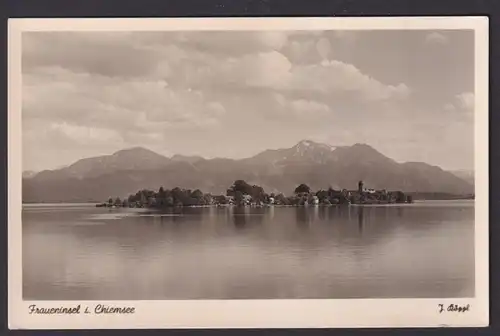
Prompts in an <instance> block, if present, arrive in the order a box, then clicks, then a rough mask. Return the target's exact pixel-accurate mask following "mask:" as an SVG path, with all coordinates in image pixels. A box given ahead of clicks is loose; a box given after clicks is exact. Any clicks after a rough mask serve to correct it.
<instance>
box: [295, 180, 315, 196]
mask: <svg viewBox="0 0 500 336" xmlns="http://www.w3.org/2000/svg"><path fill="white" fill-rule="evenodd" d="M310 192H311V188H310V187H309V186H308V185H307V184H304V183H302V184H300V185H299V186H298V187H297V188H295V193H296V194H302V193H305V194H309V193H310Z"/></svg>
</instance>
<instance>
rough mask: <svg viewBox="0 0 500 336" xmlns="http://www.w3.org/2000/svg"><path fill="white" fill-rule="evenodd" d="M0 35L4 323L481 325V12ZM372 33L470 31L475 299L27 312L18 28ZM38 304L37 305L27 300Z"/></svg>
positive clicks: (128, 24) (20, 22)
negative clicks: (4, 67)
mask: <svg viewBox="0 0 500 336" xmlns="http://www.w3.org/2000/svg"><path fill="white" fill-rule="evenodd" d="M8 27H9V40H8V55H9V56H8V57H9V58H8V69H9V73H8V83H9V85H8V92H9V102H8V103H9V105H8V106H9V107H8V167H9V168H8V181H9V186H8V193H9V196H8V197H9V198H8V206H9V207H8V209H9V212H8V235H9V242H8V247H9V250H8V266H9V275H8V280H9V286H8V288H9V293H8V294H9V295H8V296H9V300H8V302H9V312H8V315H9V317H8V320H9V328H11V329H20V328H22V329H90V328H95V329H108V328H114V329H115V328H118V329H119V328H324V327H325V328H326V327H436V326H457V327H458V326H487V325H488V323H489V304H488V295H489V283H488V222H489V219H488V199H489V198H488V18H487V17H420V18H416V17H406V18H388V17H386V18H382V17H378V18H217V19H215V18H175V19H158V18H155V19H143V18H141V19H139V18H138V19H10V20H9V24H8ZM328 29H337V30H339V29H340V30H342V29H343V30H374V29H385V30H388V29H397V30H400V29H452V30H454V29H472V30H474V31H475V97H476V109H475V111H476V114H475V160H476V161H475V169H476V176H475V180H476V207H475V221H476V222H475V223H476V225H475V256H476V263H475V265H476V266H475V267H476V281H475V284H476V289H475V293H476V297H475V298H473V299H439V300H437V299H370V300H364V299H356V300H241V301H240V300H220V301H219V300H210V301H209V300H196V301H194V300H193V301H191V300H182V301H116V302H109V301H102V302H97V301H82V302H72V301H64V302H56V301H44V302H38V304H39V305H44V306H47V305H50V306H53V307H57V306H58V305H71V304H81V305H82V306H90V307H93V306H94V305H95V304H97V303H104V304H116V305H129V306H133V307H135V311H136V313H135V314H133V315H114V316H110V315H106V316H103V315H94V314H91V315H84V314H82V315H30V314H29V313H28V306H29V305H30V304H32V303H34V302H28V301H23V300H22V295H21V293H22V281H21V277H22V258H21V251H22V249H21V244H22V235H21V208H22V204H21V174H22V168H21V158H22V154H21V149H22V146H21V139H22V137H21V132H22V129H21V94H22V83H21V80H22V78H21V33H22V32H23V31H63V30H65V31H155V30H157V31H162V30H328ZM35 303H36V302H35ZM438 303H443V304H445V305H447V304H450V303H455V304H470V312H468V313H465V314H459V313H443V314H439V313H438V310H437V305H438Z"/></svg>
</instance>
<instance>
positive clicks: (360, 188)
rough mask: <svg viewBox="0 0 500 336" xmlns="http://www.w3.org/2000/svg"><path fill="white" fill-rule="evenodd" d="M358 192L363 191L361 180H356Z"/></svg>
mask: <svg viewBox="0 0 500 336" xmlns="http://www.w3.org/2000/svg"><path fill="white" fill-rule="evenodd" d="M358 192H359V193H360V194H361V193H362V192H363V181H359V182H358Z"/></svg>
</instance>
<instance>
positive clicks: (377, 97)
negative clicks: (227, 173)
mask: <svg viewBox="0 0 500 336" xmlns="http://www.w3.org/2000/svg"><path fill="white" fill-rule="evenodd" d="M426 33H427V32H426V31H423V32H415V31H412V32H406V31H404V32H403V31H401V32H399V31H392V32H373V31H371V32H369V31H313V32H311V31H288V32H281V31H278V32H257V31H255V32H250V31H247V32H241V31H224V32H223V31H218V32H214V31H210V32H207V31H204V32H201V31H199V32H189V31H179V32H113V33H111V32H110V33H106V32H85V33H84V32H40V33H38V32H36V33H35V32H29V33H24V34H23V69H22V70H23V95H22V97H23V116H22V118H23V151H24V152H25V153H28V154H26V155H25V159H26V160H25V162H29V164H30V165H32V166H37V167H38V166H41V165H43V166H50V165H52V164H57V165H60V164H62V163H69V162H66V161H67V160H69V159H70V158H71V159H75V158H78V157H82V156H92V155H96V154H98V153H103V152H109V151H114V150H118V149H121V148H124V147H130V146H146V147H149V148H151V149H153V150H157V151H159V152H162V153H171V152H174V153H175V152H179V153H183V154H189V153H194V152H197V153H201V154H204V155H206V156H228V155H229V156H231V155H235V156H240V157H241V156H247V155H250V154H255V153H256V152H257V151H258V150H259V149H266V148H269V147H274V145H273V144H276V146H288V145H290V144H293V142H295V141H298V140H300V138H307V137H309V138H310V137H312V136H314V134H323V133H324V134H329V132H333V133H335V134H337V135H340V134H344V133H342V132H341V130H346V131H347V132H348V133H349V134H350V136H349V137H348V136H346V137H345V141H347V142H351V141H354V142H358V141H361V140H363V139H365V138H364V135H363V134H364V133H366V132H365V131H364V130H363V129H362V128H363V126H360V123H359V122H358V121H359V120H360V118H362V120H363V123H364V124H367V125H370V127H371V125H373V124H374V123H377V125H378V126H377V127H378V128H377V129H380V128H383V129H386V128H391V134H394V128H395V126H394V125H393V124H391V125H390V126H387V125H388V124H389V121H387V120H394V123H396V124H398V125H400V124H401V123H402V122H403V120H404V119H405V118H408V116H411V117H410V118H411V120H412V122H414V121H415V118H423V119H425V120H427V119H429V118H431V117H430V114H431V113H430V112H428V111H436V110H439V111H440V112H441V114H439V116H433V117H432V118H433V120H434V121H435V122H436V124H438V125H441V126H442V125H446V124H447V123H448V122H449V120H448V119H446V118H450V116H453V113H456V114H457V115H458V113H463V115H467V113H465V112H466V110H470V107H471V106H472V105H473V103H471V102H473V95H472V96H471V94H470V93H467V92H468V91H469V90H470V87H469V86H468V84H467V83H469V82H468V79H467V78H468V76H469V74H470V73H473V72H471V71H468V70H467V69H468V66H469V65H468V63H467V62H468V60H469V56H467V55H468V53H467V50H468V49H467V48H469V47H470V43H469V42H467V41H469V40H468V39H465V38H461V39H462V42H463V43H462V42H461V43H462V44H461V45H460V46H456V47H455V48H452V47H453V46H454V43H455V42H456V41H457V40H458V41H460V36H458V35H453V33H450V32H447V35H443V34H442V32H434V33H435V34H432V33H431V34H427V37H428V40H429V41H428V42H430V43H443V41H444V40H443V39H442V37H445V39H446V40H448V37H450V39H449V40H448V46H449V48H448V46H447V47H446V48H418V50H416V51H411V52H404V51H403V50H408V46H412V45H417V44H418V43H419V42H420V43H421V42H422V41H423V40H427V38H426ZM457 34H459V33H457ZM438 35H442V36H441V37H439V36H438ZM451 37H453V38H452V39H451ZM464 41H465V42H464ZM470 41H472V39H470ZM466 42H467V43H466ZM405 46H406V47H405ZM375 47H376V48H378V49H374V48H375ZM409 49H410V50H412V49H411V48H409ZM449 54H453V55H458V56H457V57H456V58H453V60H452V62H453V63H452V64H451V63H450V64H448V63H446V64H444V65H443V63H442V62H443V60H449V59H450V57H448V55H449ZM460 55H462V56H463V57H460ZM465 56H467V57H465ZM470 59H472V58H470ZM408 64H412V67H411V69H410V67H409V66H408ZM448 65H449V66H448ZM413 66H414V67H413ZM456 68H460V69H464V71H463V72H460V74H459V76H461V77H460V80H454V81H445V82H443V81H440V80H439V79H440V78H451V77H452V76H451V77H450V75H449V73H450V72H453V71H455V70H454V69H456ZM453 78H455V77H453ZM462 79H463V80H462ZM441 89H442V90H441ZM460 92H463V93H462V94H460V95H457V96H456V97H455V95H456V93H460ZM438 93H439V94H438ZM445 97H452V98H451V99H449V101H446V100H445ZM471 97H472V98H471ZM422 102H425V104H428V105H429V106H428V109H420V110H419V111H423V112H422V115H421V116H420V115H419V113H413V112H409V111H417V109H416V108H415V106H416V105H422V104H423V103H422ZM426 108H427V106H426ZM443 109H445V110H449V111H451V110H453V111H454V112H453V113H451V112H450V113H443V112H444V111H443ZM379 121H380V122H379ZM242 125H244V126H243V127H242ZM332 125H334V126H333V127H332ZM384 125H385V126H384ZM386 126H387V127H386ZM464 127H465V126H464ZM91 129H95V131H93V132H91V131H90V130H91ZM406 129H407V130H408V132H411V130H412V129H413V128H412V127H410V126H408V127H407V128H406ZM256 130H258V132H259V133H262V134H274V133H276V132H277V130H279V136H275V137H274V138H273V139H272V141H271V140H270V139H268V138H266V137H262V138H257V137H255V132H256ZM273 132H274V133H273ZM363 132H364V133H363ZM436 132H437V131H436ZM398 134H399V133H398ZM342 136H343V135H342ZM377 136H379V135H377V133H374V135H373V136H371V137H370V138H366V139H365V140H366V141H368V140H369V141H371V142H373V141H376V140H377ZM236 137H237V138H238V139H239V140H238V147H237V148H236V149H235V148H233V147H232V146H227V139H228V138H236ZM401 137H402V138H404V139H407V138H408V136H406V135H401ZM337 140H340V139H337ZM386 140H387V142H388V143H391V142H390V140H389V139H385V138H384V139H383V141H386ZM380 141H382V140H380ZM408 141H409V140H408ZM271 142H272V143H271ZM401 143H405V142H404V141H402V142H401ZM208 144H210V145H208ZM389 146H391V145H389ZM431 147H432V146H431ZM426 148H427V147H426ZM429 148H430V147H429ZM59 150H64V151H65V154H64V155H58V154H57V153H58V151H59ZM398 150H399V149H398ZM49 152H50V153H49ZM37 153H44V154H46V157H47V159H44V156H43V155H39V154H37ZM49 158H50V159H49ZM64 160H66V161H65V162H62V161H64Z"/></svg>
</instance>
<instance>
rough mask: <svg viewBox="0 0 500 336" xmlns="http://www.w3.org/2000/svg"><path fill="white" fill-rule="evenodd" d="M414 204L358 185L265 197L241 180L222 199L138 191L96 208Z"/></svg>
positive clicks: (403, 197) (301, 188) (174, 191)
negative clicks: (350, 188) (349, 187)
mask: <svg viewBox="0 0 500 336" xmlns="http://www.w3.org/2000/svg"><path fill="white" fill-rule="evenodd" d="M393 203H413V198H412V196H411V195H407V194H405V193H404V192H402V191H387V190H385V189H383V190H375V189H370V188H365V187H364V183H363V181H359V183H358V188H357V189H355V190H347V189H342V190H335V189H333V188H328V189H324V190H323V189H321V190H318V191H315V192H314V191H312V190H311V188H310V187H309V186H308V185H307V184H304V183H302V184H300V185H298V186H297V187H296V188H295V191H294V194H293V195H290V196H285V195H284V194H283V193H269V194H268V193H266V192H265V191H264V189H263V188H262V187H261V186H257V185H252V184H249V183H247V182H245V181H244V180H236V181H235V182H234V183H233V184H232V185H231V186H230V187H229V188H228V189H227V191H226V194H225V195H212V194H210V193H204V192H202V191H201V190H199V189H195V190H191V189H181V188H179V187H176V188H173V189H171V190H170V189H165V188H163V187H160V188H159V189H158V191H154V190H147V189H143V190H139V191H137V192H136V193H135V194H132V195H129V196H128V197H127V198H126V199H123V200H122V199H120V198H119V197H116V198H109V200H108V201H107V202H103V203H99V204H97V205H96V206H97V207H129V208H169V207H186V206H187V207H200V206H257V207H260V206H271V205H273V206H274V205H277V206H280V205H281V206H308V205H322V206H332V205H351V204H361V205H362V204H393Z"/></svg>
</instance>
